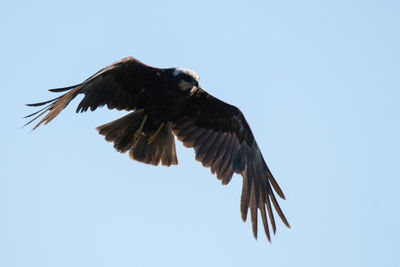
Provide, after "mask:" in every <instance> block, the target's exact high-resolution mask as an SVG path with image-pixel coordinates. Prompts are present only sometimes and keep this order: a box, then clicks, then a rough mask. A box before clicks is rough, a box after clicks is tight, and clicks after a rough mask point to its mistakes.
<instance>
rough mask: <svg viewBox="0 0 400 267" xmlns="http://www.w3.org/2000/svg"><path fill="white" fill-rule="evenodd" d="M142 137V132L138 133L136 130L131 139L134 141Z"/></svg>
mask: <svg viewBox="0 0 400 267" xmlns="http://www.w3.org/2000/svg"><path fill="white" fill-rule="evenodd" d="M141 136H142V131H140V130H137V131H136V132H135V134H134V135H133V139H134V140H135V141H136V140H139V138H140V137H141Z"/></svg>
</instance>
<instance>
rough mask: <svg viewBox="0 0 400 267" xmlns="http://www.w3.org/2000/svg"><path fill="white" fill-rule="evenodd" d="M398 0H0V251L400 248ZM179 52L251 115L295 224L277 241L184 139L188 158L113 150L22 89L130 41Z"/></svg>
mask: <svg viewBox="0 0 400 267" xmlns="http://www.w3.org/2000/svg"><path fill="white" fill-rule="evenodd" d="M399 14H400V4H399V1H349V0H348V1H219V2H217V1H195V2H194V1H158V2H150V1H148V2H146V1H125V2H124V1H87V2H82V1H68V2H64V3H60V2H58V1H3V2H2V4H1V8H0V32H1V42H0V58H1V64H0V73H1V90H0V98H1V125H2V126H1V129H2V130H1V131H0V138H1V140H2V153H1V155H0V162H1V174H0V177H1V179H0V216H1V218H0V266H7V267H12V266H30V267H33V266H40V267H45V266H74V267H77V266H163V267H165V266H274V267H275V266H307V267H311V266H318V267H319V266H335V267H337V266H363V267H365V266H385V267H389V266H399V265H400V263H399V253H398V252H399V251H398V250H399V240H400V231H399V225H400V217H399V203H400V197H399V186H400V182H399V178H400V171H399V166H400V160H399V159H400V152H399V151H400V141H399V136H400V128H399V115H400V108H399V99H400V90H399V89H400V79H399V73H400V52H399V51H400V50H399V47H400V30H399V29H400V16H399ZM128 55H131V56H134V57H137V58H138V59H140V60H142V61H143V62H145V63H147V64H150V65H154V66H158V67H172V66H179V67H186V68H190V69H193V70H195V71H196V72H197V73H198V74H199V75H200V77H201V78H200V82H201V84H202V86H203V87H204V88H205V89H206V90H207V91H208V92H210V93H211V94H213V95H215V96H217V97H219V98H221V99H223V100H225V101H227V102H229V103H231V104H234V105H236V106H238V107H240V109H241V110H242V111H243V112H244V114H245V116H246V118H247V120H248V121H249V123H250V125H251V126H252V129H253V132H254V134H255V136H256V139H257V140H258V144H259V147H260V149H261V150H262V152H263V154H264V158H265V159H266V161H267V163H268V165H269V167H270V168H271V170H272V172H273V173H274V175H275V177H276V179H277V180H278V182H279V183H280V185H281V187H282V189H283V190H284V192H285V194H286V197H287V200H286V201H280V203H281V207H282V208H283V210H284V211H285V213H286V215H287V218H288V220H289V222H290V223H291V225H292V229H287V228H285V227H284V225H283V224H282V223H281V222H279V223H278V230H277V233H276V235H275V236H274V237H273V240H272V244H268V243H267V242H266V238H265V236H264V235H263V234H262V232H260V234H259V239H258V240H257V241H256V240H254V239H253V237H252V233H251V226H250V224H249V223H245V224H244V223H243V222H242V221H241V218H240V211H239V201H240V194H241V186H242V181H241V180H242V178H241V177H240V176H237V175H236V176H234V178H233V180H232V182H231V183H230V184H229V185H228V186H222V185H221V184H220V182H219V181H218V180H217V179H216V178H215V176H213V175H212V174H211V173H210V171H209V170H208V169H205V168H203V167H202V166H201V164H200V163H198V162H196V161H195V160H194V152H193V150H191V149H185V148H183V146H182V145H181V144H178V147H177V150H178V157H179V162H180V164H179V166H178V167H171V168H165V167H157V168H156V167H152V166H147V165H144V164H141V163H137V162H134V161H131V160H130V159H129V157H128V156H127V155H121V154H119V153H117V152H115V151H114V149H113V147H112V144H111V143H107V142H105V141H104V139H103V137H102V136H100V135H98V134H97V132H96V131H95V127H96V126H98V125H101V124H104V123H106V122H109V121H111V120H114V119H116V118H118V117H120V116H122V115H123V114H124V112H117V111H109V110H107V109H101V110H98V111H96V112H88V113H85V114H75V113H74V110H75V108H76V105H77V103H78V100H76V101H74V102H73V103H72V104H71V105H70V106H69V107H68V108H67V109H66V110H65V111H64V112H63V113H61V115H60V116H59V117H57V118H56V119H55V120H54V121H52V122H51V123H50V124H49V125H47V126H45V127H41V128H39V129H38V130H36V131H34V132H31V133H30V128H29V127H26V128H22V129H21V128H20V127H21V126H22V125H23V124H24V122H26V121H24V120H22V119H21V118H22V117H23V116H24V115H26V114H29V113H30V112H32V111H33V109H31V108H29V107H25V106H24V104H25V103H31V102H37V101H43V100H47V99H49V98H51V97H54V94H52V93H50V92H48V91H47V90H46V89H49V88H56V87H63V86H67V85H72V84H76V83H79V82H81V81H83V80H84V79H86V78H87V77H89V76H90V75H91V74H93V73H95V72H96V71H98V70H99V69H100V68H102V67H104V66H106V65H108V64H110V63H112V62H114V61H116V60H118V59H120V58H122V57H125V56H128Z"/></svg>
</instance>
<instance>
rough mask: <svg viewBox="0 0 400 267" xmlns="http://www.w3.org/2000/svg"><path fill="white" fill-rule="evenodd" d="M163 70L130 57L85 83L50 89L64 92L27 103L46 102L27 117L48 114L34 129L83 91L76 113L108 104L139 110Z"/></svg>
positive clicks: (40, 104) (39, 104)
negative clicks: (41, 100)
mask: <svg viewBox="0 0 400 267" xmlns="http://www.w3.org/2000/svg"><path fill="white" fill-rule="evenodd" d="M162 73H163V70H162V69H158V68H153V67H150V66H148V65H145V64H143V63H142V62H140V61H139V60H137V59H135V58H133V57H127V58H124V59H122V60H120V61H117V62H115V63H113V64H112V65H110V66H108V67H106V68H104V69H102V70H100V71H98V72H97V73H96V74H94V75H93V76H91V77H89V78H88V79H87V80H86V81H84V82H83V83H80V84H77V85H74V86H69V87H65V88H58V89H50V90H49V91H51V92H64V91H67V92H66V93H65V94H64V95H62V96H60V97H57V98H54V99H52V100H49V101H45V102H40V103H35V104H28V106H34V107H36V106H42V105H46V104H47V106H45V107H44V108H42V109H41V110H39V111H37V112H35V113H32V114H30V115H28V116H26V117H31V116H34V115H36V117H34V118H33V119H32V120H31V121H29V122H28V123H27V124H29V123H31V122H32V121H34V120H36V119H37V118H39V117H40V116H42V115H44V114H45V113H47V114H46V116H44V117H43V118H42V120H41V121H40V122H39V123H38V124H37V125H36V126H35V127H34V128H33V129H35V128H37V127H38V126H39V125H40V124H42V123H44V124H47V123H48V122H50V121H51V120H52V119H54V117H56V116H57V115H58V114H59V113H60V112H61V110H63V109H64V108H65V107H66V106H67V105H68V104H69V102H70V101H71V100H72V99H74V98H75V97H76V96H77V95H78V94H84V95H85V96H84V98H83V99H82V101H81V102H80V103H79V105H78V107H77V109H76V112H84V111H87V110H88V109H89V108H90V110H92V111H93V110H95V109H96V108H98V107H101V106H104V105H107V107H108V108H110V109H114V108H115V109H118V110H122V109H124V110H137V109H141V108H143V107H144V105H145V102H146V99H147V96H148V92H149V90H156V89H157V88H159V84H158V83H160V81H161V75H162Z"/></svg>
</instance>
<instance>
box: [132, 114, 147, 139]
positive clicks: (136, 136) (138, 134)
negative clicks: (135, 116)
mask: <svg viewBox="0 0 400 267" xmlns="http://www.w3.org/2000/svg"><path fill="white" fill-rule="evenodd" d="M146 120H147V115H144V118H143V120H142V123H141V124H140V126H139V129H137V130H136V132H135V134H134V135H133V139H134V140H135V141H136V140H138V139H139V138H140V137H141V136H142V133H143V127H144V124H145V123H146Z"/></svg>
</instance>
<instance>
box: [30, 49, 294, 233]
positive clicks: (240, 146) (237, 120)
mask: <svg viewBox="0 0 400 267" xmlns="http://www.w3.org/2000/svg"><path fill="white" fill-rule="evenodd" d="M198 79H199V77H198V75H197V74H196V73H195V72H193V71H191V70H187V69H181V68H166V69H161V68H154V67H151V66H148V65H145V64H143V63H141V62H140V61H138V60H137V59H135V58H132V57H128V58H124V59H122V60H120V61H117V62H115V63H114V64H112V65H110V66H108V67H106V68H104V69H102V70H100V71H99V72H97V73H96V74H95V75H93V76H91V77H90V78H88V79H87V80H86V81H84V82H83V83H81V84H78V85H74V86H70V87H65V88H60V89H52V90H50V91H52V92H66V93H64V95H62V96H60V97H57V98H55V99H52V100H50V101H45V102H41V103H36V104H29V105H30V106H41V105H46V104H47V106H45V107H44V108H43V109H41V110H39V111H38V112H35V113H33V114H31V115H29V116H27V117H30V116H33V115H36V114H37V116H36V117H34V119H33V120H31V121H30V122H32V121H34V120H35V119H37V118H39V117H40V116H42V115H44V114H46V113H47V114H46V115H45V116H44V117H43V118H42V120H41V121H40V122H39V123H38V124H37V125H36V126H35V127H34V129H35V128H36V127H38V126H39V125H40V124H42V123H44V124H47V123H48V122H50V121H51V120H52V119H54V117H56V116H57V115H58V114H59V113H60V112H61V110H63V109H64V108H65V107H66V106H67V105H68V104H69V103H70V101H71V100H72V99H74V98H75V97H76V96H77V95H78V94H84V98H83V99H82V101H81V102H80V103H79V105H78V107H77V110H76V111H77V112H84V111H87V110H88V109H90V110H92V111H93V110H95V109H96V108H97V107H101V106H104V105H107V107H108V108H110V109H113V108H115V109H118V110H128V111H134V112H132V113H129V114H128V115H126V116H124V117H122V118H120V119H117V120H115V121H113V122H110V123H107V124H104V125H102V126H99V127H97V130H98V131H99V133H100V134H101V135H104V136H105V139H106V140H107V141H111V142H113V143H114V147H115V149H116V150H118V151H120V152H121V153H124V152H129V155H130V157H131V158H132V159H134V160H137V161H140V162H144V163H147V164H153V165H158V164H159V163H160V162H161V163H162V164H163V165H166V166H170V165H176V164H178V159H177V155H176V149H175V138H174V136H177V138H178V139H179V140H180V141H182V142H183V144H184V145H185V146H186V147H193V148H194V149H195V152H196V160H198V161H200V162H202V164H203V166H205V167H210V168H211V172H212V173H216V174H217V178H218V179H220V180H221V181H222V183H223V184H228V183H229V181H230V180H231V178H232V175H233V173H240V174H241V175H242V176H243V191H242V198H241V214H242V219H243V220H246V217H247V211H248V209H249V208H250V211H251V220H252V225H253V233H254V236H255V237H256V236H257V210H260V212H261V217H262V220H263V224H264V229H265V232H266V235H267V238H268V240H270V234H269V227H268V220H267V215H266V214H267V213H268V217H269V221H270V222H271V226H272V229H273V231H274V232H275V229H276V226H275V220H274V217H273V212H272V205H273V206H274V207H275V210H276V211H277V213H278V215H279V216H280V217H281V219H282V221H283V222H284V223H285V224H286V225H287V226H288V227H289V224H288V222H287V220H286V218H285V216H284V215H283V213H282V211H281V209H280V207H279V205H278V203H277V200H276V198H275V196H274V193H273V191H272V188H273V189H274V190H275V192H276V193H277V194H278V195H279V196H280V197H282V198H284V195H283V193H282V190H281V189H280V188H279V186H278V184H277V183H276V181H275V179H274V178H273V176H272V174H271V172H270V171H269V169H268V167H267V165H266V164H265V161H264V159H263V157H262V155H261V151H260V150H259V148H258V146H257V143H256V142H255V139H254V136H253V134H252V132H251V130H250V127H249V125H248V124H247V122H246V119H245V118H244V116H243V114H242V112H241V111H240V110H239V109H238V108H236V107H234V106H232V105H229V104H227V103H224V102H222V101H220V100H218V99H216V98H215V97H213V96H211V95H209V94H208V93H207V92H205V91H204V90H203V89H202V88H201V87H200V86H199V84H198ZM30 122H29V123H30ZM271 202H272V205H271Z"/></svg>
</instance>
